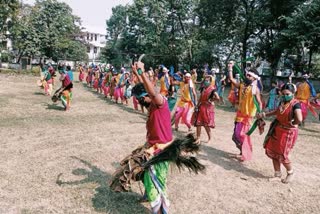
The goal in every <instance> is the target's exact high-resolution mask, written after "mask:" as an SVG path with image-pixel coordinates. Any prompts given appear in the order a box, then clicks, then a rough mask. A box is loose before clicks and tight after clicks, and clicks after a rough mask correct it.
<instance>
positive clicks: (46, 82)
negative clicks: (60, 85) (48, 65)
mask: <svg viewBox="0 0 320 214" xmlns="http://www.w3.org/2000/svg"><path fill="white" fill-rule="evenodd" d="M42 81H43V88H44V93H45V95H48V96H51V93H52V76H51V74H50V72H49V71H48V70H47V69H45V70H44V72H43V80H42Z"/></svg>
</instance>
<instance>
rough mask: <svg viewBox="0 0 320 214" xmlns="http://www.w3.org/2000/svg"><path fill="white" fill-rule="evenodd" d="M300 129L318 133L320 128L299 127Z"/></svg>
mask: <svg viewBox="0 0 320 214" xmlns="http://www.w3.org/2000/svg"><path fill="white" fill-rule="evenodd" d="M300 129H301V130H303V131H306V132H311V133H316V134H318V133H319V132H320V130H313V129H308V128H305V127H300Z"/></svg>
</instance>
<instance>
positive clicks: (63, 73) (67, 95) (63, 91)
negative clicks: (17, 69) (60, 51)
mask: <svg viewBox="0 0 320 214" xmlns="http://www.w3.org/2000/svg"><path fill="white" fill-rule="evenodd" d="M57 70H58V73H59V74H60V76H59V81H60V82H61V86H60V87H59V88H58V89H57V90H56V91H55V92H54V93H53V89H54V87H55V86H56V85H59V83H56V81H55V77H56V76H57V75H56V70H55V68H54V67H53V66H52V65H51V64H50V63H48V64H47V65H43V64H40V77H41V78H40V81H38V85H39V86H40V87H42V88H43V89H44V94H45V95H47V96H52V95H53V96H52V98H51V99H52V101H53V102H57V101H58V100H61V103H62V105H63V107H64V110H65V111H68V110H70V107H71V100H72V97H73V94H72V88H73V72H72V70H71V66H69V65H67V66H65V65H59V66H58V68H57Z"/></svg>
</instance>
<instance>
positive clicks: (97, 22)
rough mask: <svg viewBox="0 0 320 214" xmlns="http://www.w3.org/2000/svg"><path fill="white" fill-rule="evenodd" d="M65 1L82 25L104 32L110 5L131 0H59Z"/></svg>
mask: <svg viewBox="0 0 320 214" xmlns="http://www.w3.org/2000/svg"><path fill="white" fill-rule="evenodd" d="M22 1H23V2H24V3H29V4H33V3H34V2H35V0H22ZM59 1H61V2H65V3H67V4H68V5H69V6H70V7H71V8H72V10H73V14H74V15H77V16H79V17H80V18H81V20H82V26H84V27H86V29H87V30H89V31H95V33H103V34H105V33H106V20H107V19H108V18H110V16H111V14H112V7H115V6H117V5H119V4H121V5H126V4H128V3H129V4H130V3H132V2H133V0H59Z"/></svg>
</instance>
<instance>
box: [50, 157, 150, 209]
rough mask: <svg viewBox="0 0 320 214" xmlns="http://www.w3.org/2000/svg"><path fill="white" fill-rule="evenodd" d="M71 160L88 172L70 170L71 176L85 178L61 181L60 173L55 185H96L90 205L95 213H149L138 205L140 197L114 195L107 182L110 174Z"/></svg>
mask: <svg viewBox="0 0 320 214" xmlns="http://www.w3.org/2000/svg"><path fill="white" fill-rule="evenodd" d="M71 158H72V159H75V160H78V161H80V162H81V163H82V164H84V165H85V166H86V167H88V168H89V169H90V170H88V169H85V168H77V169H74V170H72V174H74V175H78V176H86V177H85V178H84V179H82V180H77V181H62V179H61V176H62V173H61V174H59V175H58V177H57V180H56V183H57V184H58V185H59V186H64V185H81V184H88V183H95V184H98V187H97V188H95V194H94V197H93V198H92V205H93V207H94V209H95V210H96V211H99V212H106V213H115V214H116V213H121V214H122V213H124V214H126V213H128V214H131V213H142V214H143V213H150V210H148V209H147V208H146V207H144V206H143V205H141V204H140V203H138V201H139V199H140V198H141V195H139V194H137V193H133V192H130V193H116V192H113V191H112V190H111V189H110V188H109V186H108V180H110V179H111V174H109V173H107V172H104V171H102V170H101V169H99V168H98V167H96V166H94V165H92V164H91V163H90V162H88V161H85V160H82V159H80V158H78V157H75V156H71Z"/></svg>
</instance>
